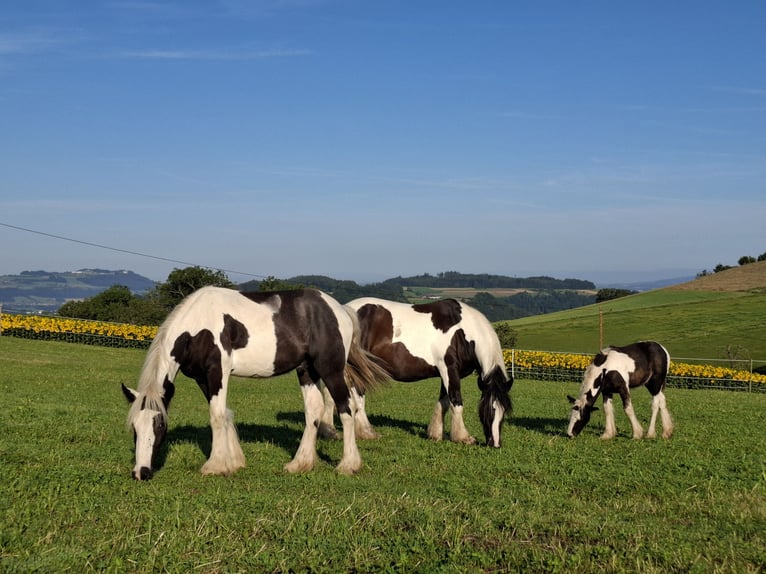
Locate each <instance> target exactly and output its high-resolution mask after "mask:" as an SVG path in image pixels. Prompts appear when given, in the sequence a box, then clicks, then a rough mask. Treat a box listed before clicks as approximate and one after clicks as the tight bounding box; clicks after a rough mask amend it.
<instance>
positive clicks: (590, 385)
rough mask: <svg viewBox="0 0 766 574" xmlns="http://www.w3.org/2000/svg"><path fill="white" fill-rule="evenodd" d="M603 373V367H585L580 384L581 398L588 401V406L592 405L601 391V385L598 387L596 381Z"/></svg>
mask: <svg viewBox="0 0 766 574" xmlns="http://www.w3.org/2000/svg"><path fill="white" fill-rule="evenodd" d="M602 374H603V372H602V369H601V367H596V366H594V365H590V366H588V368H586V369H585V374H584V375H583V381H582V385H580V399H581V400H582V401H584V402H586V403H587V404H588V406H592V405H593V403H595V402H596V399H597V398H598V395H599V393H601V386H598V387H596V386H595V383H596V381H597V380H598V378H599V377H600V376H602Z"/></svg>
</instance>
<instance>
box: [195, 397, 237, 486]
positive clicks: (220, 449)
mask: <svg viewBox="0 0 766 574" xmlns="http://www.w3.org/2000/svg"><path fill="white" fill-rule="evenodd" d="M210 428H211V430H212V432H213V446H212V448H211V452H210V458H209V459H208V460H207V462H206V463H205V464H204V465H202V474H222V475H229V474H232V473H234V472H236V471H237V470H239V469H240V468H243V467H244V466H245V455H244V453H243V452H242V447H241V446H240V444H239V437H238V436H237V429H236V428H234V413H233V412H232V411H231V410H229V409H227V408H226V385H224V386H223V387H222V389H221V390H220V391H219V393H218V394H217V395H216V396H214V397H213V398H212V399H211V400H210Z"/></svg>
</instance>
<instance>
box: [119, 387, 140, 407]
mask: <svg viewBox="0 0 766 574" xmlns="http://www.w3.org/2000/svg"><path fill="white" fill-rule="evenodd" d="M122 394H123V395H125V398H126V399H128V402H129V403H132V402H133V401H135V400H136V397H138V393H137V392H136V391H134V390H133V389H130V388H128V387H126V386H125V385H124V384H123V385H122Z"/></svg>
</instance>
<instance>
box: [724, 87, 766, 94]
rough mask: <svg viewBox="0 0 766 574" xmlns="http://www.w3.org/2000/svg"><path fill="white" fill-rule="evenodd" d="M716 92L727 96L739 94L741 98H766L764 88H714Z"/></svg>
mask: <svg viewBox="0 0 766 574" xmlns="http://www.w3.org/2000/svg"><path fill="white" fill-rule="evenodd" d="M713 90H715V91H716V92H726V93H728V94H739V95H741V96H766V89H764V88H745V87H742V86H714V87H713Z"/></svg>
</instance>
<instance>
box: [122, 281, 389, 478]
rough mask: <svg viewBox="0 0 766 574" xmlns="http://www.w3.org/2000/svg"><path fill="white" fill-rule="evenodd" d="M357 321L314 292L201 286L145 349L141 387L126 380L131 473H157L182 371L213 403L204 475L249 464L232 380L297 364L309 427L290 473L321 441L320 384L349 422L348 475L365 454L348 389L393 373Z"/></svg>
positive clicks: (310, 458)
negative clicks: (366, 345)
mask: <svg viewBox="0 0 766 574" xmlns="http://www.w3.org/2000/svg"><path fill="white" fill-rule="evenodd" d="M359 334H360V333H359V331H358V323H357V322H356V317H355V316H353V314H352V313H350V312H349V311H348V310H347V309H346V308H344V307H343V306H342V305H341V304H340V303H338V302H337V301H336V300H335V299H333V298H332V297H330V296H329V295H326V294H325V293H322V292H321V291H317V290H314V289H298V290H295V291H283V292H271V293H268V292H263V293H239V292H237V291H234V290H231V289H224V288H220V287H203V288H202V289H199V290H198V291H195V292H194V293H192V294H191V295H189V296H188V297H187V298H186V299H184V300H183V301H181V303H180V304H179V305H178V306H177V307H176V308H175V309H174V310H173V311H172V312H171V314H170V315H169V316H168V318H167V319H166V320H165V321H164V322H163V324H162V326H161V327H160V328H159V331H158V332H157V336H156V337H155V338H154V340H153V341H152V344H151V346H150V347H149V350H148V352H147V355H146V359H145V361H144V366H143V369H142V371H141V376H140V379H139V384H138V389H137V390H133V389H129V388H127V387H126V386H125V385H123V386H122V390H123V393H124V394H125V397H126V398H127V399H128V402H129V403H131V407H130V411H129V413H128V424H129V425H130V426H131V427H132V428H133V431H134V436H135V450H136V453H135V454H136V461H135V467H134V469H133V478H135V479H137V480H148V479H150V478H151V477H152V472H153V471H152V463H153V461H154V459H155V456H156V454H157V451H158V449H159V447H160V445H161V444H162V442H163V439H164V438H165V434H166V432H167V411H168V406H169V405H170V400H171V399H172V398H173V393H174V391H175V386H174V384H173V380H174V379H175V377H176V375H177V374H178V371H179V370H180V371H181V372H182V373H183V374H184V375H186V376H188V377H190V378H192V379H194V380H195V381H196V382H197V384H198V385H199V387H200V389H201V390H202V392H203V393H204V395H205V398H206V399H207V400H208V403H209V407H210V426H211V428H212V433H213V445H212V449H211V453H210V458H209V459H208V461H207V462H206V463H205V465H204V466H203V467H202V473H203V474H223V475H228V474H231V473H233V472H235V471H236V470H238V469H239V468H242V467H244V466H245V457H244V454H243V453H242V447H241V446H240V443H239V438H238V436H237V431H236V429H235V428H234V423H233V412H232V411H230V410H229V409H227V408H226V395H227V392H228V386H229V385H228V383H229V376H230V375H236V376H242V377H257V378H260V377H271V376H273V375H278V374H281V373H285V372H287V371H290V370H292V369H296V370H297V373H298V380H299V382H300V386H301V392H302V394H303V401H304V405H305V411H306V412H305V415H306V428H305V430H304V432H303V437H302V439H301V443H300V445H299V447H298V451H297V453H296V455H295V457H294V458H293V460H292V461H291V462H289V463H287V464H286V465H285V470H287V471H288V472H305V471H309V470H311V469H312V468H313V467H314V464H315V463H316V460H317V454H316V439H317V428H318V426H319V420H320V418H321V415H322V409H323V400H322V392H321V391H320V390H319V382H320V379H321V381H323V382H324V385H325V386H326V388H327V389H328V391H329V393H330V394H331V395H332V398H333V400H334V401H335V404H336V405H337V408H338V412H339V413H340V419H341V422H342V424H343V457H342V459H341V461H340V463H339V464H338V467H337V470H338V472H340V473H342V474H352V473H354V472H356V471H358V470H359V469H360V468H361V465H362V460H361V457H360V456H359V450H358V448H357V445H356V438H355V434H354V405H353V403H352V402H351V397H350V392H349V387H350V386H351V385H353V386H354V387H355V388H359V389H364V390H367V389H370V388H372V387H373V386H374V385H376V384H377V383H379V382H382V381H384V380H387V379H388V377H387V375H386V374H385V372H384V371H383V370H382V369H380V368H379V367H378V366H377V365H375V364H374V363H373V362H372V361H371V359H370V357H369V355H368V354H366V353H365V352H364V351H363V350H362V348H361V347H360V345H359Z"/></svg>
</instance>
